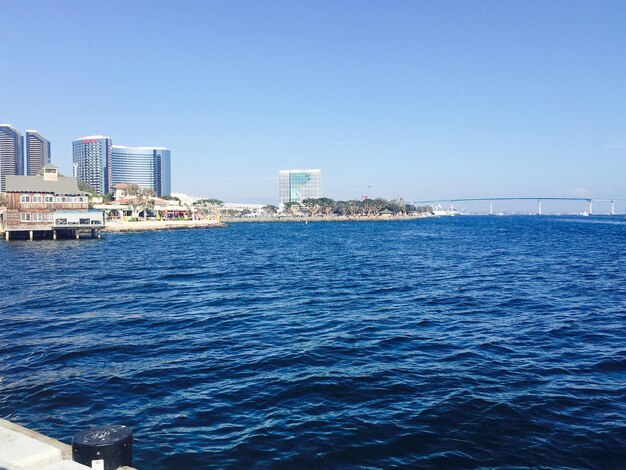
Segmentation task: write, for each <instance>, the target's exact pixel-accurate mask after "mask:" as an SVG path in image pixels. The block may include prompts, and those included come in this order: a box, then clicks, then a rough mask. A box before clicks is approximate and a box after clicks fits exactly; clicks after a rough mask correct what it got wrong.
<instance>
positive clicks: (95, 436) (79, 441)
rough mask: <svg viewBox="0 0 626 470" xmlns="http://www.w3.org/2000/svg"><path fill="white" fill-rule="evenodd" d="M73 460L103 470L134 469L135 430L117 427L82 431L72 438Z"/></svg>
mask: <svg viewBox="0 0 626 470" xmlns="http://www.w3.org/2000/svg"><path fill="white" fill-rule="evenodd" d="M72 459H73V460H74V461H75V462H78V463H82V464H83V465H87V466H88V467H90V468H95V469H101V470H115V469H116V468H118V467H122V466H125V465H126V466H129V467H132V465H133V430H132V429H131V428H129V427H126V426H117V425H116V426H102V427H99V428H93V429H87V430H86V431H81V432H79V433H77V434H76V435H75V436H74V437H73V438H72Z"/></svg>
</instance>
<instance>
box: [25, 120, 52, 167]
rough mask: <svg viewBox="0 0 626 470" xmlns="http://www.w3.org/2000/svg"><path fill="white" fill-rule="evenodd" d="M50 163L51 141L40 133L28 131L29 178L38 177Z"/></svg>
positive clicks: (27, 156) (27, 161) (27, 159)
mask: <svg viewBox="0 0 626 470" xmlns="http://www.w3.org/2000/svg"><path fill="white" fill-rule="evenodd" d="M47 163H50V141H49V140H48V139H46V138H45V137H44V136H42V135H41V134H40V133H39V132H37V131H33V130H29V131H26V165H27V171H28V176H37V174H39V170H41V169H42V168H43V166H44V165H46V164H47Z"/></svg>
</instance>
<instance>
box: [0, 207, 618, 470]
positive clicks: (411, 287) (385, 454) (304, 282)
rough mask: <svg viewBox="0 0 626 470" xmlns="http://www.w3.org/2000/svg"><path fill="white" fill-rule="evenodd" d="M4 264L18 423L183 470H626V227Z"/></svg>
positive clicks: (291, 239)
mask: <svg viewBox="0 0 626 470" xmlns="http://www.w3.org/2000/svg"><path fill="white" fill-rule="evenodd" d="M582 222H583V221H581V220H580V219H576V218H547V217H542V218H528V217H527V218H524V217H505V218H502V217H498V218H487V217H481V218H472V217H462V218H454V219H436V220H421V221H410V222H388V223H387V222H385V223H369V222H361V223H349V222H347V223H336V224H331V223H327V224H322V223H319V224H307V225H305V224H238V225H233V226H231V227H229V228H228V229H227V230H219V231H217V230H208V231H197V230H193V231H177V232H161V233H150V234H118V235H109V236H108V237H105V239H103V240H100V241H93V242H91V241H67V242H62V243H60V242H51V241H50V242H46V241H43V242H37V243H30V242H23V243H22V242H14V243H4V244H0V259H1V260H2V262H3V267H4V268H5V270H6V272H10V273H11V284H10V286H11V287H10V289H9V284H6V283H5V284H4V285H3V287H2V289H4V290H3V291H2V295H0V312H1V315H2V326H3V327H2V329H0V371H1V375H0V412H1V415H2V417H5V418H8V419H12V420H15V421H17V422H19V423H21V424H25V425H28V426H31V427H33V428H35V429H37V430H39V431H42V432H44V433H47V434H50V435H52V436H54V437H57V438H60V439H63V440H65V441H69V440H70V439H71V436H72V435H73V434H74V433H76V432H78V431H79V430H82V429H84V428H86V427H90V426H96V425H102V424H111V423H121V424H127V425H131V426H133V428H134V429H135V436H136V446H135V447H136V464H137V466H138V467H140V468H142V469H161V468H163V469H180V468H190V469H191V468H194V469H195V468H214V467H218V468H268V467H270V468H289V469H291V468H395V467H410V468H476V467H486V468H493V467H503V468H528V467H535V468H616V469H617V468H623V466H624V462H626V349H625V348H624V345H625V344H626V326H625V325H626V282H625V281H626V268H625V266H626V254H625V253H624V250H623V240H624V237H625V235H626V223H624V222H623V221H622V222H620V221H618V220H607V219H606V218H594V217H589V218H585V220H584V223H582Z"/></svg>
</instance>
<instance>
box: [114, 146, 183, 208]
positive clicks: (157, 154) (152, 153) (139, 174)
mask: <svg viewBox="0 0 626 470" xmlns="http://www.w3.org/2000/svg"><path fill="white" fill-rule="evenodd" d="M111 155H112V156H111V187H112V186H113V185H115V184H119V183H127V184H136V185H137V186H139V187H140V188H142V189H152V190H154V192H155V193H156V194H157V196H169V195H170V194H171V182H170V180H171V161H170V151H169V150H168V149H166V148H165V147H126V146H124V145H114V146H113V147H112V154H111Z"/></svg>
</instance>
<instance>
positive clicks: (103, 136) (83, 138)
mask: <svg viewBox="0 0 626 470" xmlns="http://www.w3.org/2000/svg"><path fill="white" fill-rule="evenodd" d="M110 138H111V137H107V136H105V135H88V136H85V137H81V138H80V139H74V142H78V141H80V140H93V139H110Z"/></svg>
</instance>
